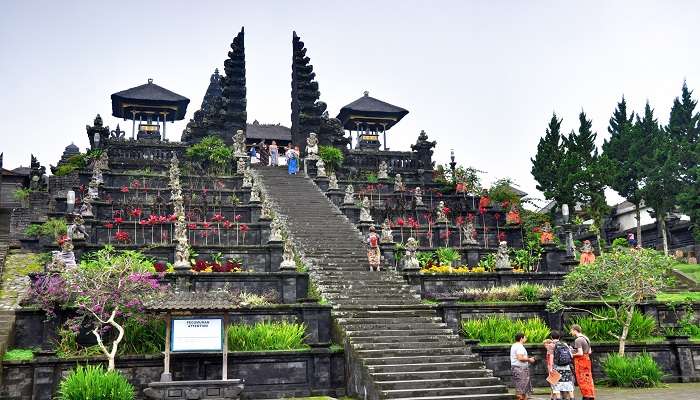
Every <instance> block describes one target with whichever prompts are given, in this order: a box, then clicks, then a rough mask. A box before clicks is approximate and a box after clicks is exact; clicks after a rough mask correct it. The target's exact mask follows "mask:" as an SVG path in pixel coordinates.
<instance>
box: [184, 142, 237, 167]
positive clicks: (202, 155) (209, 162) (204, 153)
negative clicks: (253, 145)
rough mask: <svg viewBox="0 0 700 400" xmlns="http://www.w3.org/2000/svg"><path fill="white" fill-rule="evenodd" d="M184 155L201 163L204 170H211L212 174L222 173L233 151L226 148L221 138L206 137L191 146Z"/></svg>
mask: <svg viewBox="0 0 700 400" xmlns="http://www.w3.org/2000/svg"><path fill="white" fill-rule="evenodd" d="M185 155H186V156H187V157H188V158H190V159H191V160H193V161H198V162H200V163H202V166H203V167H205V168H212V169H213V170H215V171H214V172H219V173H221V172H223V171H224V170H225V168H226V166H227V165H228V164H229V163H230V162H231V160H232V158H233V150H231V148H230V147H228V146H226V143H224V141H223V140H221V138H219V137H216V136H207V137H205V138H204V139H202V140H201V141H200V142H199V143H196V144H193V145H192V146H190V147H189V148H187V151H186V152H185Z"/></svg>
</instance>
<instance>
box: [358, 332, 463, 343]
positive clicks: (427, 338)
mask: <svg viewBox="0 0 700 400" xmlns="http://www.w3.org/2000/svg"><path fill="white" fill-rule="evenodd" d="M349 340H350V343H351V344H353V345H356V344H362V343H370V344H379V343H382V344H384V343H404V342H406V341H411V342H430V343H435V342H459V343H461V344H464V341H463V340H462V339H461V338H460V337H459V335H445V334H443V335H422V336H421V335H411V336H396V335H394V336H381V335H377V336H353V337H350V338H349Z"/></svg>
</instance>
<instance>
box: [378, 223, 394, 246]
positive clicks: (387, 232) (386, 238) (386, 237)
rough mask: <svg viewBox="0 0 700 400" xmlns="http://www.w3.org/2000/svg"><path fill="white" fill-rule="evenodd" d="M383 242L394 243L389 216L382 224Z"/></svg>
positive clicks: (381, 240)
mask: <svg viewBox="0 0 700 400" xmlns="http://www.w3.org/2000/svg"><path fill="white" fill-rule="evenodd" d="M380 242H382V243H394V233H393V232H392V231H391V222H390V221H389V218H387V219H385V220H384V223H383V224H382V237H381V239H380Z"/></svg>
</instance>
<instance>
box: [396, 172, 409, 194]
mask: <svg viewBox="0 0 700 400" xmlns="http://www.w3.org/2000/svg"><path fill="white" fill-rule="evenodd" d="M404 190H406V185H405V184H404V183H403V179H402V178H401V174H396V177H395V178H394V192H403V191H404Z"/></svg>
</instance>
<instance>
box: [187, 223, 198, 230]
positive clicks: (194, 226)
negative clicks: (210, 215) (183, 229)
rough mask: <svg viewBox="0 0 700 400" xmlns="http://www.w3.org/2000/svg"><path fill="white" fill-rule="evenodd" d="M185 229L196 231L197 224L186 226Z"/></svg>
mask: <svg viewBox="0 0 700 400" xmlns="http://www.w3.org/2000/svg"><path fill="white" fill-rule="evenodd" d="M187 229H197V224H187Z"/></svg>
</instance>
